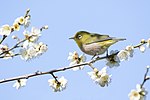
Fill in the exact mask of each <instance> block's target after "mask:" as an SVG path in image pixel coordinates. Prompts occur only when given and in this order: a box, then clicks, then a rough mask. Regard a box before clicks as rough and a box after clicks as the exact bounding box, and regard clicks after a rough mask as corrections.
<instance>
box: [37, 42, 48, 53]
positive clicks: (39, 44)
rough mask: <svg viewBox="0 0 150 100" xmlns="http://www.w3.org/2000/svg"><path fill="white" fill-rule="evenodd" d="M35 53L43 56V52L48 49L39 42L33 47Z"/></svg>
mask: <svg viewBox="0 0 150 100" xmlns="http://www.w3.org/2000/svg"><path fill="white" fill-rule="evenodd" d="M34 47H35V49H36V51H37V52H38V54H39V55H40V54H43V53H44V52H46V51H47V50H48V47H47V45H46V44H44V43H43V42H40V43H38V44H36V45H34Z"/></svg>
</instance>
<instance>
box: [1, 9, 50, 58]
mask: <svg viewBox="0 0 150 100" xmlns="http://www.w3.org/2000/svg"><path fill="white" fill-rule="evenodd" d="M29 11H30V10H29V9H28V10H27V12H26V15H25V16H21V17H18V18H16V19H15V21H14V23H13V25H8V24H5V25H3V26H2V27H0V35H1V36H2V40H1V41H0V58H3V59H9V58H12V57H14V56H18V55H20V57H21V58H22V59H23V60H29V59H32V58H35V57H37V56H39V55H42V54H43V53H44V52H46V51H47V49H48V47H47V45H46V44H44V43H43V42H39V41H38V40H39V38H40V36H41V32H42V30H43V29H48V26H44V27H42V28H35V27H32V29H31V31H30V32H29V31H27V28H28V27H29V26H30V23H31V15H29ZM20 26H24V32H23V35H24V39H20V38H19V37H18V36H16V35H13V36H12V39H16V40H17V42H16V44H15V45H14V46H12V47H9V46H8V45H6V44H4V43H3V41H4V39H6V38H7V37H8V36H9V35H11V34H12V32H13V31H20ZM17 48H19V50H16V49H17ZM16 52H17V53H16Z"/></svg>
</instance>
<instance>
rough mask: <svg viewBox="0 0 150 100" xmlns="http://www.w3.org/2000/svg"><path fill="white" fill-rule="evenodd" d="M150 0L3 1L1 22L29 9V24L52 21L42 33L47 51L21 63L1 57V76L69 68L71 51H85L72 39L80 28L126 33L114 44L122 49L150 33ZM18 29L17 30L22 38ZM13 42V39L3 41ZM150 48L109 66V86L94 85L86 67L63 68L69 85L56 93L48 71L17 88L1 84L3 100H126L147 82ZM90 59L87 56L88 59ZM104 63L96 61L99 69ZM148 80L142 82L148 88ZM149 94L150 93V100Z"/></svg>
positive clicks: (20, 61) (0, 96) (14, 17)
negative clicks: (145, 77) (140, 84)
mask: <svg viewBox="0 0 150 100" xmlns="http://www.w3.org/2000/svg"><path fill="white" fill-rule="evenodd" d="M149 4H150V1H149V0H74V1H73V0H72V1H71V0H62V1H60V0H53V1H52V0H39V1H35V0H24V1H23V0H12V1H8V0H4V1H1V6H0V12H1V14H0V25H4V24H9V25H12V23H13V21H14V20H15V19H16V18H17V17H19V16H22V15H24V13H25V11H26V9H28V8H30V9H31V12H30V14H31V26H35V27H41V26H43V25H48V26H49V29H48V30H45V31H43V32H42V37H41V38H40V41H42V42H44V43H46V44H47V45H48V48H49V49H48V51H47V52H46V53H45V54H43V55H42V56H41V57H39V58H37V59H33V60H31V61H28V62H26V61H23V60H21V59H20V57H15V58H13V59H12V60H3V59H1V60H0V62H1V67H0V79H3V78H9V77H14V76H19V75H24V74H28V73H33V72H36V71H37V70H39V71H48V70H51V69H57V68H60V67H64V66H68V65H69V61H67V57H68V53H69V52H73V51H77V52H79V53H80V54H82V52H81V51H80V49H79V48H78V47H77V45H76V44H75V42H74V41H72V40H69V39H68V38H69V37H71V36H73V35H74V34H75V33H76V32H77V31H80V30H86V31H89V32H97V33H105V34H109V35H110V36H114V37H124V38H126V39H127V40H126V41H124V42H119V43H117V44H115V45H113V46H111V47H110V49H109V51H110V50H116V49H118V50H121V49H124V48H125V47H126V46H127V45H131V44H133V45H135V44H138V43H139V42H140V40H141V39H143V38H144V39H148V38H149V37H150V30H149V26H150V14H149V9H150V6H149ZM22 31H23V28H22V29H21V31H20V32H14V33H13V34H15V35H18V36H20V37H21V36H22ZM5 43H7V44H8V45H10V46H11V45H13V44H14V43H15V41H14V40H11V39H8V40H6V41H5ZM149 52H150V50H149V49H147V50H146V52H145V53H141V52H140V51H139V50H138V49H137V50H135V53H134V57H133V58H131V59H129V61H125V62H122V63H121V66H119V67H118V68H113V69H109V73H110V74H112V82H111V84H110V85H109V86H108V87H104V88H102V87H100V86H98V85H96V84H95V83H93V81H92V80H91V79H90V77H89V76H88V75H87V72H89V71H91V69H90V68H89V67H86V68H85V69H84V70H81V71H76V72H74V71H72V70H70V71H65V72H60V73H56V75H57V76H60V77H61V76H64V77H65V78H67V79H68V82H69V83H68V85H67V89H66V90H64V91H62V92H60V93H54V92H52V89H51V88H50V87H49V86H48V82H47V80H48V79H49V78H51V76H50V75H45V76H40V77H35V78H31V79H29V80H28V82H27V86H26V87H24V88H22V89H20V90H16V89H15V88H13V87H12V85H13V84H14V82H10V83H4V84H0V98H1V99H6V100H9V99H12V100H20V99H22V100H28V99H29V100H30V99H35V100H42V99H43V100H50V99H55V100H59V99H62V100H65V99H67V100H69V99H71V100H92V99H93V100H128V93H129V92H130V90H131V89H135V88H136V84H137V83H141V82H142V81H143V75H144V73H145V71H146V66H147V65H150V62H149V56H150V53H149ZM90 58H91V57H90V56H87V59H88V60H89V59H90ZM105 63H106V61H105V60H102V61H99V62H97V63H95V64H94V66H96V67H97V68H99V69H101V68H103V67H104V66H105ZM148 84H149V81H148V82H147V83H146V84H145V85H144V86H145V87H146V89H147V90H148V91H149V90H150V85H148ZM149 98H150V94H148V95H147V99H149Z"/></svg>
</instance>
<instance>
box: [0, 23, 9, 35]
mask: <svg viewBox="0 0 150 100" xmlns="http://www.w3.org/2000/svg"><path fill="white" fill-rule="evenodd" d="M10 33H11V27H10V26H9V25H7V24H6V25H3V26H2V27H1V28H0V35H6V36H8V35H10Z"/></svg>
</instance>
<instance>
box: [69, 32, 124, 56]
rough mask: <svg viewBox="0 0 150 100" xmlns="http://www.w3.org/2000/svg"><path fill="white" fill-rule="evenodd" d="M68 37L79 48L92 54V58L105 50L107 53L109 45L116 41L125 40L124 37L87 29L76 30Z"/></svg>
mask: <svg viewBox="0 0 150 100" xmlns="http://www.w3.org/2000/svg"><path fill="white" fill-rule="evenodd" d="M69 39H73V40H74V41H75V42H76V44H77V45H78V47H79V48H80V50H81V51H82V52H84V53H85V54H88V55H92V56H93V57H92V58H94V57H95V56H97V55H102V54H104V53H105V52H106V51H107V55H108V48H109V47H110V46H111V45H113V44H115V43H116V42H118V41H123V40H126V39H125V38H116V37H110V36H109V35H104V34H98V33H90V32H88V31H78V32H76V34H75V35H74V36H73V37H71V38H69Z"/></svg>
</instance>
